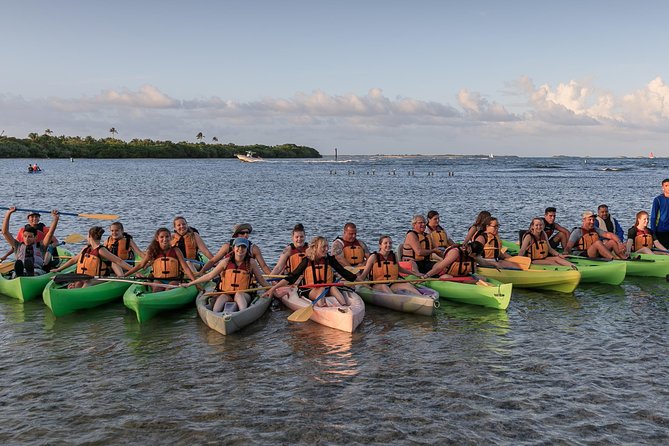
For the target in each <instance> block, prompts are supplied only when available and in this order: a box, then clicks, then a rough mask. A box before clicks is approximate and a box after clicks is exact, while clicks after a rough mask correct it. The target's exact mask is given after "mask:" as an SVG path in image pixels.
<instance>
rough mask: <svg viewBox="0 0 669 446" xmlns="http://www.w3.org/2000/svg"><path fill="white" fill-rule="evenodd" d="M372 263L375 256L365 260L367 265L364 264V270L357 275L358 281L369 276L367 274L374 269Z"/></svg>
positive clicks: (374, 260)
mask: <svg viewBox="0 0 669 446" xmlns="http://www.w3.org/2000/svg"><path fill="white" fill-rule="evenodd" d="M374 262H376V254H372V255H371V256H369V257H368V258H367V263H365V269H363V270H362V271H360V272H359V273H358V280H365V279H366V278H367V276H368V275H369V272H370V271H371V270H372V268H373V267H374Z"/></svg>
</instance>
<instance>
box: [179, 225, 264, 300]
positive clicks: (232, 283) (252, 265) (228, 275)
mask: <svg viewBox="0 0 669 446" xmlns="http://www.w3.org/2000/svg"><path fill="white" fill-rule="evenodd" d="M250 248H251V242H249V241H248V239H246V238H244V237H237V238H236V239H235V240H234V241H233V242H232V252H231V253H228V254H227V255H226V256H225V258H223V260H221V261H220V262H219V263H218V265H216V267H215V268H214V269H212V270H211V271H210V272H208V273H207V274H205V275H203V276H201V277H199V278H197V279H196V280H194V281H193V282H191V283H188V284H182V285H181V286H190V285H197V284H199V283H204V282H208V281H210V280H212V279H214V278H215V277H217V276H218V277H220V282H219V283H218V286H217V287H216V290H217V291H222V292H223V294H221V295H220V296H218V298H217V299H216V302H214V306H213V309H212V311H214V313H219V312H221V311H222V310H223V307H224V306H225V303H226V302H232V301H234V302H235V303H236V304H237V308H238V309H239V311H241V310H244V309H246V308H247V307H248V306H249V304H250V303H251V294H250V292H249V291H248V289H249V288H251V283H252V280H253V279H255V280H256V281H257V282H258V283H260V285H262V286H267V287H268V286H269V284H268V283H267V281H266V280H265V278H264V277H263V276H262V271H261V270H260V267H259V266H258V263H257V262H256V260H255V259H254V258H253V257H252V256H251V253H250Z"/></svg>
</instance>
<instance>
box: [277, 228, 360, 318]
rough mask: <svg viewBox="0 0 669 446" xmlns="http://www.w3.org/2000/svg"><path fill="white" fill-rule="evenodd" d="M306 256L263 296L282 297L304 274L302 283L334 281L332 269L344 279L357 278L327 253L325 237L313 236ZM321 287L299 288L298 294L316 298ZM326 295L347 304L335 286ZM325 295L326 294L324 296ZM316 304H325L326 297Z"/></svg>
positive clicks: (311, 283)
mask: <svg viewBox="0 0 669 446" xmlns="http://www.w3.org/2000/svg"><path fill="white" fill-rule="evenodd" d="M306 254H307V255H306V257H305V258H304V259H302V262H300V264H299V265H298V266H297V268H296V269H295V271H293V272H291V273H290V274H288V275H287V276H286V278H285V279H281V280H280V281H279V282H277V283H276V284H275V285H274V286H272V288H270V289H269V290H268V291H267V292H266V293H265V296H268V297H269V296H276V297H282V296H286V295H288V293H289V292H290V287H288V286H287V285H292V284H294V283H295V282H297V280H298V279H299V278H300V277H301V276H302V275H304V278H303V284H304V285H318V284H326V283H333V282H334V278H335V277H334V271H336V272H338V273H339V274H340V275H341V276H342V277H343V278H344V279H345V280H347V281H349V282H354V281H356V280H357V279H358V276H357V275H356V274H353V273H352V272H351V271H349V270H348V269H346V267H344V266H343V265H342V264H341V263H339V262H338V261H337V259H336V258H335V257H334V256H332V255H330V254H328V241H327V239H326V238H325V237H320V236H318V237H314V238H313V239H312V240H311V242H310V243H309V247H308V248H307V252H306ZM322 291H323V289H322V288H321V287H313V288H306V289H304V290H300V294H301V295H302V296H304V297H307V298H309V299H311V300H316V298H318V297H319V296H320V294H321V292H322ZM328 295H329V296H332V297H334V298H335V299H336V300H337V302H338V303H339V305H349V303H348V301H347V300H346V297H345V296H344V294H342V293H341V292H340V291H339V290H338V289H337V287H336V286H331V287H329V291H328ZM326 297H327V296H326ZM316 305H318V306H321V307H325V306H327V302H326V299H325V298H323V299H320V300H319V301H318V302H317V303H316Z"/></svg>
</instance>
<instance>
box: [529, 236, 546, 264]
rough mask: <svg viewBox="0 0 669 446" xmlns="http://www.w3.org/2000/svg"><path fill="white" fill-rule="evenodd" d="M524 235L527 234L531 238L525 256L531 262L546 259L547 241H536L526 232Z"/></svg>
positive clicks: (536, 239)
mask: <svg viewBox="0 0 669 446" xmlns="http://www.w3.org/2000/svg"><path fill="white" fill-rule="evenodd" d="M525 234H526V235H528V234H529V236H530V237H532V243H530V247H529V248H528V249H527V252H526V253H525V255H526V256H527V257H529V258H530V259H532V260H543V259H545V258H546V257H548V253H549V251H548V240H544V239H543V238H542V239H538V238H537V237H535V235H534V234H532V233H531V232H530V231H527V232H526V233H525Z"/></svg>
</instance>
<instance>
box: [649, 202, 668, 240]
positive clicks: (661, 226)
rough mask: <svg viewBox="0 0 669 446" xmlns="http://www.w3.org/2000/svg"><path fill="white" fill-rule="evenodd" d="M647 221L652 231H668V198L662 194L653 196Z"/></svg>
mask: <svg viewBox="0 0 669 446" xmlns="http://www.w3.org/2000/svg"><path fill="white" fill-rule="evenodd" d="M649 223H650V224H649V227H650V230H651V231H653V232H669V198H667V197H665V196H664V195H658V196H657V197H655V199H654V200H653V207H652V208H651V210H650V222H649Z"/></svg>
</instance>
